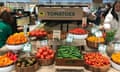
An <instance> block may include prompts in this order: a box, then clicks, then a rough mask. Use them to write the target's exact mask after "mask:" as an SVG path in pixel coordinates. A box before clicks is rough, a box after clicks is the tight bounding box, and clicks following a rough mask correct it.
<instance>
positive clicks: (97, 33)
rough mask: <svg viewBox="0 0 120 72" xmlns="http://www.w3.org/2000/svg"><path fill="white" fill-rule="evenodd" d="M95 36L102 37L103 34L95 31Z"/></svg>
mask: <svg viewBox="0 0 120 72" xmlns="http://www.w3.org/2000/svg"><path fill="white" fill-rule="evenodd" d="M95 36H96V37H102V36H103V34H102V32H101V31H97V32H95Z"/></svg>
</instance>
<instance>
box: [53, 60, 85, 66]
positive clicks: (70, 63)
mask: <svg viewBox="0 0 120 72" xmlns="http://www.w3.org/2000/svg"><path fill="white" fill-rule="evenodd" d="M55 61H56V63H55V64H56V65H57V66H84V60H83V59H58V58H56V59H55Z"/></svg>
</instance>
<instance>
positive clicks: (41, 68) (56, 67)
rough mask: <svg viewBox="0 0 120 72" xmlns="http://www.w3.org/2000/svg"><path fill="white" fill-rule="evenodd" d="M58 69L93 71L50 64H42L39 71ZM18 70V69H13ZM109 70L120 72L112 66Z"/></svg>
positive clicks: (46, 71)
mask: <svg viewBox="0 0 120 72" xmlns="http://www.w3.org/2000/svg"><path fill="white" fill-rule="evenodd" d="M56 69H74V70H75V69H76V70H83V71H81V72H91V71H88V70H86V69H85V68H84V67H66V66H55V65H50V66H42V67H40V69H39V70H38V71H37V72H56ZM12 72H16V71H12ZM108 72H119V71H117V70H115V69H113V68H110V70H109V71H108Z"/></svg>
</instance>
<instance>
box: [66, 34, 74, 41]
mask: <svg viewBox="0 0 120 72" xmlns="http://www.w3.org/2000/svg"><path fill="white" fill-rule="evenodd" d="M73 39H74V36H73V35H72V34H68V36H67V38H66V42H73Z"/></svg>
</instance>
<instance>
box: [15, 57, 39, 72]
mask: <svg viewBox="0 0 120 72" xmlns="http://www.w3.org/2000/svg"><path fill="white" fill-rule="evenodd" d="M23 58H24V57H23ZM15 65H16V64H15ZM15 69H16V72H36V71H37V70H38V69H39V65H38V62H37V60H36V61H35V63H34V64H33V65H31V66H28V67H18V66H17V65H16V66H15Z"/></svg>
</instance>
